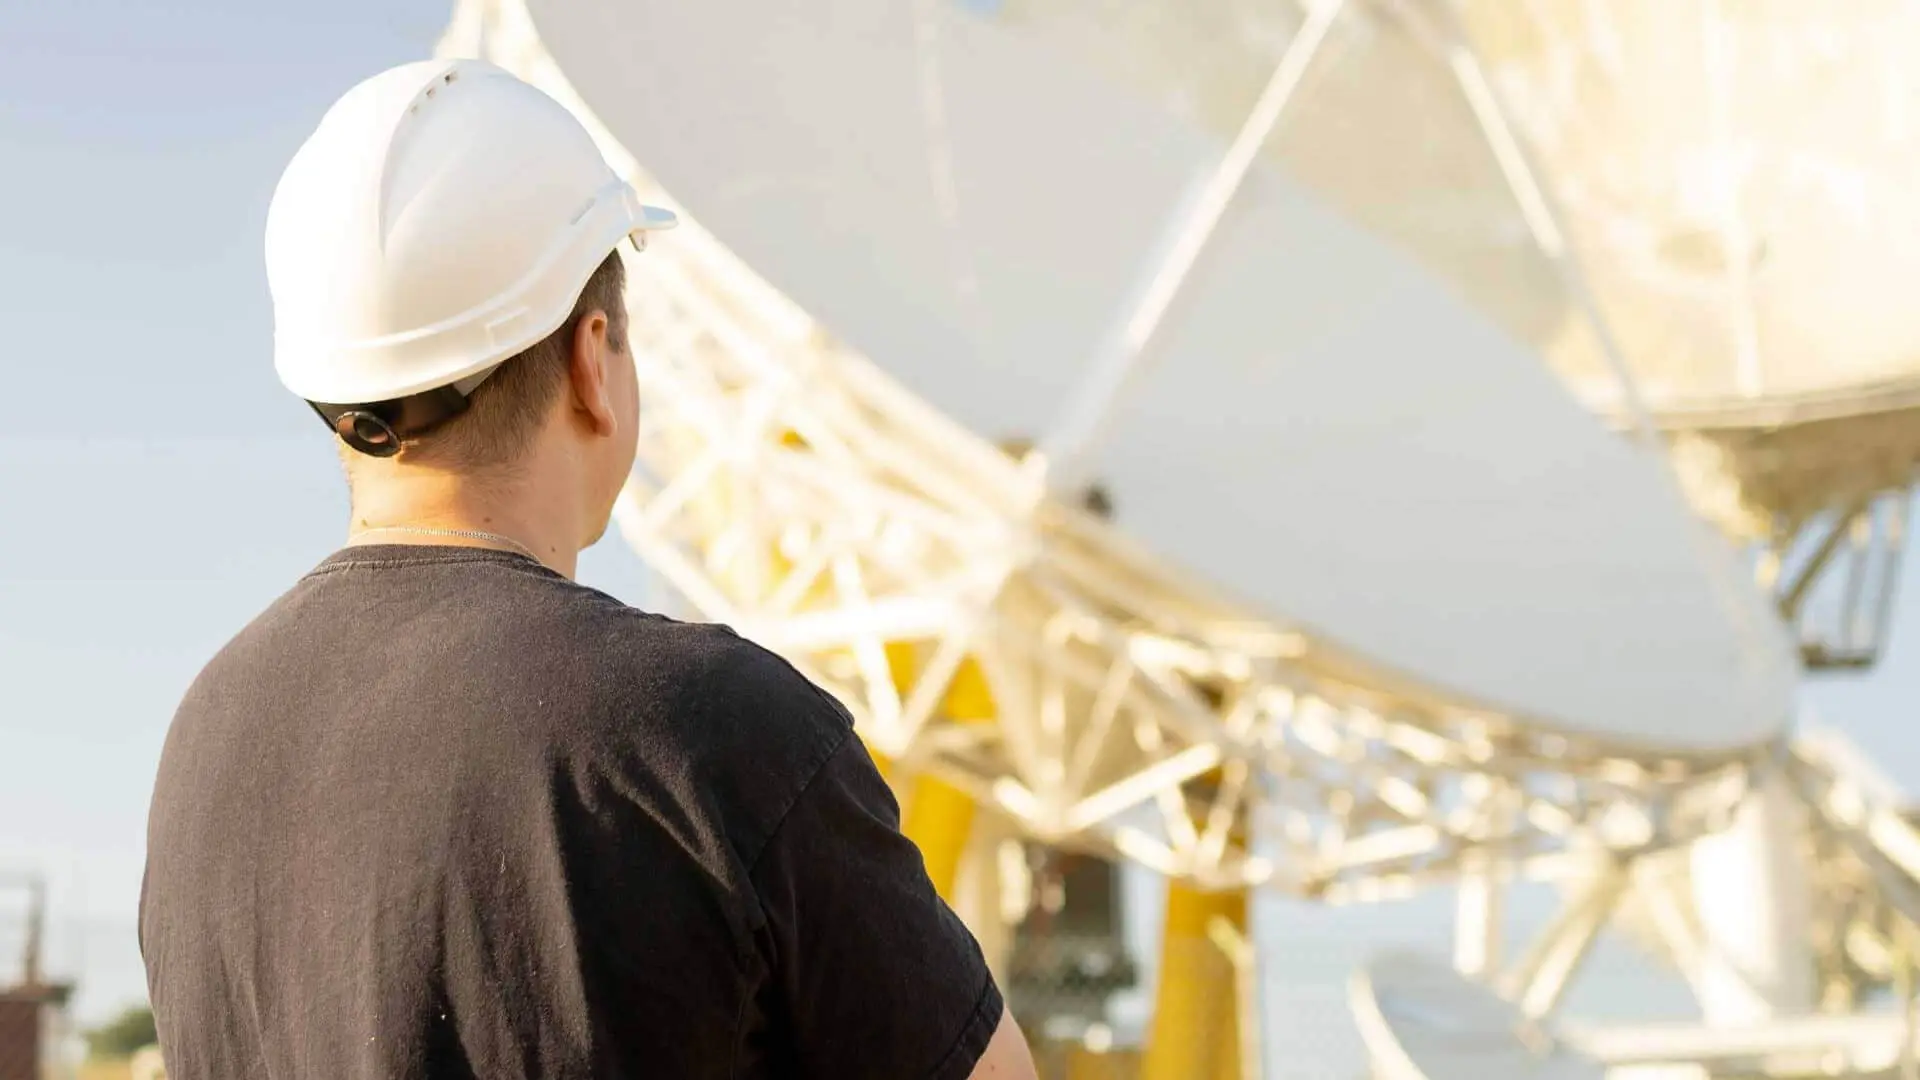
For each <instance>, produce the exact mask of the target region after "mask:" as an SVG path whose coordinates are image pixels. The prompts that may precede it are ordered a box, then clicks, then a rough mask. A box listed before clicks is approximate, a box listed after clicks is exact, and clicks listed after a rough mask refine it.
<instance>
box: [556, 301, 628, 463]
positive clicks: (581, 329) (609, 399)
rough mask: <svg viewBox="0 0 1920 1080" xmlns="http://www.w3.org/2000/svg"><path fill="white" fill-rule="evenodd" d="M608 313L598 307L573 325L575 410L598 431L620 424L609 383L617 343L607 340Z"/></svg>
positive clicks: (606, 431)
mask: <svg viewBox="0 0 1920 1080" xmlns="http://www.w3.org/2000/svg"><path fill="white" fill-rule="evenodd" d="M608 329H609V327H608V322H607V313H606V312H604V311H600V310H599V309H597V308H596V309H594V310H592V311H589V312H587V313H586V314H585V315H582V316H581V317H580V321H579V322H578V323H576V324H575V325H574V329H573V355H572V359H571V362H570V363H569V365H568V377H569V381H570V382H571V383H572V385H573V408H574V412H575V413H576V414H577V415H578V416H579V417H580V419H581V420H582V421H583V422H585V423H586V424H587V425H588V426H589V427H590V428H592V429H593V432H594V433H595V434H597V435H611V434H613V433H614V432H615V431H616V430H617V429H618V428H619V421H618V420H617V419H615V417H614V415H613V393H612V390H611V388H610V387H609V386H608V382H607V379H608V375H609V374H610V371H609V369H608V366H607V365H608V363H609V361H610V360H611V359H612V353H613V345H612V343H611V342H609V341H608V340H607V330H608Z"/></svg>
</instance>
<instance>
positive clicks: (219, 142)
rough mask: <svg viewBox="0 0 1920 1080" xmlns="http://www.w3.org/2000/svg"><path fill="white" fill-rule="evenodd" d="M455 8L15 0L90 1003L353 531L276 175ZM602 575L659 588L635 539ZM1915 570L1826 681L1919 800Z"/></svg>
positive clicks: (6, 164) (17, 226)
mask: <svg viewBox="0 0 1920 1080" xmlns="http://www.w3.org/2000/svg"><path fill="white" fill-rule="evenodd" d="M449 7H450V3H449V2H448V0H331V2H327V3H298V4H296V3H291V2H287V0H190V2H187V3H176V4H158V3H153V2H151V0H139V2H136V0H6V2H5V3H3V4H0V342H4V345H3V346H0V348H4V355H5V360H4V374H5V385H6V388H7V391H8V397H7V400H8V403H9V407H8V408H7V409H6V410H5V412H4V413H0V508H3V509H0V515H3V520H4V521H5V523H6V525H5V527H4V528H0V872H5V871H7V870H29V871H36V872H40V873H43V874H45V875H46V876H47V877H48V878H49V879H50V880H51V881H52V883H53V886H54V901H55V904H56V909H57V910H56V920H55V923H54V925H53V928H52V930H53V946H54V950H55V956H54V958H55V960H56V962H57V963H58V965H59V966H60V967H61V968H62V969H64V970H66V971H69V972H72V973H76V974H78V975H80V976H81V977H82V980H83V984H82V996H81V999H80V1004H81V1012H82V1014H83V1016H98V1015H100V1013H101V1012H102V1011H104V1010H106V1009H109V1008H111V1007H112V1006H114V1005H117V1004H120V1003H122V1002H124V1001H126V1000H129V999H137V998H138V996H139V995H140V994H141V992H142V982H141V974H140V969H139V962H138V956H137V953H136V952H135V949H134V943H133V925H134V903H135V897H136V895H137V890H138V885H139V874H140V863H141V857H142V837H143V830H144V820H145V811H146V802H147V796H148V792H149V788H150V784H151V780H152V774H153V768H154V764H155V761H156V758H157V755H158V752H159V747H160V743H161V739H162V737H163V735H164V732H165V728H166V724H167V720H168V717H169V716H170V714H171V712H172V709H173V706H174V703H175V701H176V700H177V698H178V697H179V695H180V693H181V691H182V690H183V689H184V688H185V686H186V684H187V682H188V681H189V680H190V679H191V678H192V677H193V675H194V673H195V672H196V671H197V670H198V668H199V666H200V664H202V663H203V662H204V661H205V660H206V659H207V657H209V656H210V655H211V654H212V653H213V651H214V650H215V649H216V648H218V647H219V645H220V644H221V643H222V642H223V641H224V640H225V639H226V638H227V637H228V636H229V635H230V634H231V633H232V632H233V631H234V630H235V629H237V628H238V627H239V626H240V625H241V624H242V623H243V622H245V621H246V619H247V618H249V617H250V616H251V615H252V614H253V613H254V612H256V611H257V610H259V609H260V608H261V607H263V606H264V605H265V604H266V603H267V602H269V601H270V600H271V599H272V598H273V597H274V596H275V595H276V594H277V593H279V592H280V591H281V590H282V589H284V588H285V587H286V586H287V584H288V583H290V582H291V581H292V580H293V579H294V578H295V577H296V576H297V575H298V574H299V573H301V572H302V571H303V570H305V569H306V568H307V567H309V566H310V565H312V564H313V563H314V562H315V561H317V560H318V559H319V558H321V557H322V556H323V555H324V554H326V553H327V552H328V551H329V550H331V549H332V548H333V547H334V545H335V544H336V542H337V541H338V540H339V538H340V536H341V535H342V522H343V518H342V515H343V512H344V499H343V495H342V491H341V488H340V485H339V482H338V477H337V473H336V466H335V464H334V461H333V458H332V455H331V452H330V450H329V448H328V446H327V443H326V439H325V437H324V433H323V432H322V431H321V429H320V428H319V426H318V425H317V424H316V423H315V422H314V421H313V420H312V418H311V415H310V414H309V413H307V412H306V410H305V408H304V407H303V406H302V405H300V404H299V403H298V402H297V401H295V400H294V399H292V398H291V397H290V396H288V395H286V394H285V393H283V392H282V391H281V390H280V388H279V386H278V384H277V383H275V381H274V378H273V373H272V369H271V363H270V357H269V336H270V326H269V317H268V309H267V297H266V288H265V281H264V277H263V271H262V267H261V256H260V235H261V227H262V223H263V220H264V217H265V211H266V204H267V200H268V197H269V195H270V193H271V189H272V185H273V182H274V180H275V178H276V177H277V176H278V173H279V170H280V168H281V166H282V164H283V163H284V162H285V160H286V158H287V157H288V156H289V155H290V154H291V153H292V151H293V149H294V147H295V146H296V145H297V144H298V143H299V141H300V139H301V138H302V137H303V136H304V135H305V134H306V133H307V131H308V130H310V128H311V126H312V124H313V123H314V122H315V121H316V120H317V119H318V116H319V114H320V112H321V111H322V110H323V109H324V107H325V106H326V104H327V103H328V102H329V101H330V100H331V99H332V98H333V97H334V96H336V95H337V94H338V93H340V92H341V91H342V90H343V89H345V88H346V87H347V86H348V85H350V84H351V83H352V82H354V81H355V80H357V79H359V78H361V77H363V76H365V75H368V74H371V73H373V72H375V71H377V70H379V69H381V68H383V67H386V66H388V65H390V64H393V63H397V62H400V61H403V60H408V59H414V58H418V57H420V56H422V55H424V54H425V53H426V52H427V51H428V50H429V49H430V47H431V45H432V42H433V40H434V38H435V37H436V36H437V34H438V32H439V30H440V28H441V26H442V25H443V23H444V20H445V17H446V14H447V11H448V9H449ZM582 576H583V578H585V579H586V580H587V581H589V582H591V583H593V584H595V585H598V586H600V587H602V588H606V589H608V590H609V591H611V592H614V593H615V594H617V595H621V596H623V597H626V598H629V599H637V598H639V597H640V596H641V595H642V593H643V575H642V572H641V568H640V566H639V564H638V562H637V560H635V558H634V557H633V556H632V555H631V554H630V553H628V552H627V551H626V550H625V549H623V548H621V547H620V546H619V545H618V543H617V541H615V542H611V543H607V544H603V545H601V547H600V548H598V549H596V550H595V551H594V552H591V553H589V555H588V557H587V558H586V560H585V561H584V563H583V569H582ZM1916 578H1920V575H1913V574H1909V575H1907V579H1906V580H1907V581H1908V582H1909V583H1910V584H1909V586H1908V588H1907V591H1906V592H1905V594H1904V595H1903V597H1902V599H1901V602H1900V607H1901V609H1902V618H1903V620H1904V624H1905V625H1904V627H1903V630H1904V631H1905V632H1904V633H1897V634H1896V638H1895V643H1894V648H1893V652H1892V655H1891V656H1889V657H1888V659H1887V662H1886V663H1885V664H1884V665H1883V666H1882V668H1881V670H1879V671H1878V672H1876V673H1874V674H1872V675H1869V676H1865V677H1860V678H1854V679H1850V680H1847V681H1845V682H1842V683H1835V684H1831V685H1824V686H1821V687H1818V688H1816V689H1815V690H1814V691H1813V692H1812V693H1811V694H1810V699H1811V701H1812V702H1813V703H1814V704H1815V706H1816V707H1817V708H1818V709H1819V710H1820V712H1821V713H1822V714H1823V716H1824V717H1825V718H1826V719H1828V720H1830V721H1832V722H1836V723H1838V724H1840V725H1841V726H1843V727H1844V728H1846V729H1847V730H1848V731H1850V732H1851V733H1853V734H1854V736H1855V737H1856V738H1857V739H1858V740H1859V741H1860V742H1861V743H1862V744H1863V745H1864V746H1865V747H1866V748H1867V749H1868V750H1869V752H1870V753H1872V754H1873V755H1874V756H1875V757H1877V758H1879V759H1880V760H1882V761H1883V762H1884V763H1885V766H1886V768H1887V770H1888V771H1889V772H1890V773H1891V774H1892V775H1893V776H1894V777H1895V778H1896V779H1898V780H1900V781H1902V782H1903V783H1905V784H1906V785H1907V786H1909V787H1920V747H1916V745H1915V740H1913V739H1911V738H1910V737H1909V734H1908V733H1909V727H1908V725H1909V724H1910V723H1911V722H1912V721H1911V720H1910V718H1909V716H1908V712H1909V710H1908V703H1910V702H1911V701H1912V700H1914V698H1913V693H1914V690H1915V683H1916V680H1917V679H1920V626H1916V625H1915V622H1916V620H1920V593H1916V591H1915V589H1916V588H1920V585H1916V584H1911V583H1914V582H1915V581H1916ZM5 910H6V909H4V908H0V912H4V911H5ZM1355 918H1359V917H1358V916H1355ZM1283 921H1285V920H1283ZM1354 925H1356V926H1357V925H1360V924H1358V923H1356V924H1354ZM12 931H13V927H12V926H11V925H7V924H0V969H3V967H4V963H5V961H6V960H10V956H8V953H10V951H11V950H12V949H13V948H14V946H15V945H16V944H17V939H16V938H14V937H13V936H11V934H12Z"/></svg>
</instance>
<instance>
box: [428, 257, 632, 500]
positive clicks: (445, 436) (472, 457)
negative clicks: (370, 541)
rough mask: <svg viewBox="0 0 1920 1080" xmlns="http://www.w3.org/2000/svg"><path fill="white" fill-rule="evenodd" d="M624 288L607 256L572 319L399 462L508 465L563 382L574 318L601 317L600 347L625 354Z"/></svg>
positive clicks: (616, 260) (623, 271)
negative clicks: (603, 319) (605, 344)
mask: <svg viewBox="0 0 1920 1080" xmlns="http://www.w3.org/2000/svg"><path fill="white" fill-rule="evenodd" d="M626 285H627V268H626V264H625V263H623V262H621V261H620V252H619V251H618V250H615V251H614V252H613V253H612V254H610V255H608V256H607V258H606V261H605V262H602V263H601V264H600V266H599V268H598V269H596V270H595V271H594V272H593V276H592V277H590V278H588V279H587V284H586V287H585V288H583V289H581V290H580V298H579V299H578V300H576V301H574V305H573V313H572V314H570V315H568V316H567V321H566V322H564V323H562V324H560V329H558V330H555V331H554V332H553V333H551V334H548V335H547V336H546V337H544V338H542V339H540V340H539V341H538V342H536V343H534V344H533V345H531V346H529V347H528V348H527V349H526V350H524V351H523V352H520V353H518V354H516V355H514V356H513V357H511V358H509V359H508V360H507V361H506V362H505V363H503V364H501V365H500V367H499V368H498V369H497V370H496V371H494V373H493V374H492V375H490V376H488V377H487V381H485V382H483V383H481V384H480V385H479V386H478V387H475V388H474V391H473V395H472V396H471V397H470V398H468V399H467V411H466V412H463V413H461V414H460V415H459V416H456V417H454V418H453V419H452V420H449V421H447V422H446V423H445V424H444V425H442V426H440V427H438V428H435V429H433V430H431V431H429V432H427V433H426V434H425V435H423V436H421V437H420V438H419V439H418V440H413V439H409V440H408V441H407V445H406V447H405V449H404V450H403V451H402V453H401V458H402V460H408V459H411V461H413V462H417V463H421V464H429V465H443V466H449V467H457V468H463V469H475V468H488V467H498V466H502V465H510V464H512V463H513V462H514V461H515V460H516V459H518V458H519V456H520V454H521V453H522V452H523V451H524V450H525V449H526V447H527V442H528V440H530V439H531V438H532V437H533V433H534V430H535V429H536V428H538V427H539V426H540V421H541V419H542V418H544V417H545V416H546V414H547V410H548V409H550V408H552V407H553V401H554V398H555V397H556V396H557V395H558V394H559V393H560V390H561V388H562V387H564V386H565V385H566V383H567V368H568V366H569V364H570V363H571V362H572V359H573V336H574V333H575V332H576V331H577V330H578V329H579V326H580V320H581V319H583V318H586V316H587V315H588V314H589V313H591V312H594V311H602V312H605V313H606V316H607V342H608V344H610V345H611V346H613V349H614V351H615V352H622V353H623V352H625V351H626V349H627V305H626V299H625V292H626Z"/></svg>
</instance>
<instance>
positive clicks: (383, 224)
mask: <svg viewBox="0 0 1920 1080" xmlns="http://www.w3.org/2000/svg"><path fill="white" fill-rule="evenodd" d="M673 224H674V216H673V215H672V214H671V213H669V212H667V211H664V210H658V209H655V208H653V207H648V206H642V205H641V204H640V200H639V196H638V194H637V193H636V192H635V191H634V189H633V188H632V186H631V185H629V184H627V183H626V182H625V181H624V180H622V179H620V177H619V176H618V175H617V174H615V173H614V171H613V170H612V168H610V167H609V166H608V165H607V163H606V160H605V159H604V158H602V157H601V156H600V152H599V150H598V149H597V148H596V147H595V146H594V144H593V139H592V137H591V136H589V135H588V134H587V131H586V128H585V127H584V126H582V125H581V123H580V121H579V120H577V119H576V118H574V116H573V115H572V114H571V113H569V112H567V110H566V109H565V108H564V107H563V106H561V105H560V104H559V103H558V102H556V101H554V100H553V99H552V98H550V97H548V96H547V95H545V94H543V93H541V92H540V91H539V90H536V89H534V88H533V87H531V86H529V85H527V84H526V83H524V82H521V81H520V80H519V79H517V78H515V77H514V76H513V75H511V74H509V73H508V72H506V71H504V70H502V69H501V68H498V67H495V66H494V65H492V64H488V63H484V62H482V61H477V60H432V61H424V62H420V63H412V64H405V65H402V66H400V67H397V68H393V69H391V70H388V71H385V72H382V73H381V74H379V75H375V76H374V77H372V78H370V79H368V80H367V81H365V82H363V83H361V84H360V85H358V86H356V87H354V88H353V89H352V90H349V91H347V93H346V95H345V96H343V97H342V98H341V99H340V100H339V101H338V102H336V103H335V104H334V106H333V107H332V108H331V109H329V110H328V111H327V114H326V116H325V117H324V118H322V119H321V121H320V126H319V128H318V129H317V130H315V131H314V133H313V134H312V135H311V136H310V137H309V138H308V139H307V141H306V143H305V144H304V145H302V146H301V147H300V150H299V151H298V152H297V153H296V154H294V157H293V160H292V162H290V163H289V164H288V165H287V170H286V172H285V174H284V175H282V176H281V178H280V184H279V186H278V187H277V188H276V189H275V190H274V193H273V204H272V206H271V208H270V209H269V210H268V211H267V241H266V248H267V284H268V288H269V290H270V291H271V292H272V294H273V322H274V367H275V369H276V370H277V371H278V372H279V375H280V381H281V382H283V383H284V384H286V386H287V388H288V389H289V390H292V391H293V392H294V393H296V394H298V395H300V396H301V397H303V398H305V399H306V400H307V401H309V402H313V403H316V407H318V404H319V403H331V404H334V405H361V404H370V403H376V402H387V401H393V400H396V399H401V398H407V397H410V396H412V395H416V394H422V393H425V392H427V391H434V390H440V389H442V388H447V387H456V388H457V389H458V390H459V391H460V392H461V394H462V395H464V394H465V393H466V392H469V391H470V390H471V389H472V387H473V386H474V385H477V383H478V381H479V379H481V378H484V377H485V375H486V373H487V372H489V371H491V370H492V369H493V368H495V367H497V366H498V365H499V364H500V362H501V361H503V360H506V359H507V358H509V357H511V356H513V355H514V354H516V353H518V352H520V351H522V350H524V349H526V348H527V347H528V346H530V345H533V344H535V343H536V342H538V341H540V340H541V339H542V338H544V337H546V336H547V335H548V334H551V333H552V332H554V331H555V330H557V329H559V328H560V326H561V325H562V324H563V323H565V322H566V320H567V317H568V316H569V315H570V314H571V313H572V311H573V305H574V303H575V302H576V300H577V299H578V298H579V295H580V291H581V290H582V289H583V288H584V287H585V286H586V283H587V279H588V278H589V277H591V276H592V274H593V271H594V270H595V269H596V268H597V267H598V266H599V265H600V264H601V263H602V262H603V261H604V260H605V259H606V257H607V255H608V254H609V253H610V252H612V251H613V250H614V249H615V248H616V247H618V246H619V244H620V241H621V240H622V239H625V238H627V237H633V238H634V239H635V244H636V246H639V245H640V244H641V242H642V241H643V240H644V234H645V233H646V231H647V230H649V229H664V228H670V227H672V225H673ZM322 415H323V416H325V417H327V419H328V420H329V422H333V421H335V420H336V419H337V418H336V417H334V416H332V415H331V414H330V412H329V411H328V410H322Z"/></svg>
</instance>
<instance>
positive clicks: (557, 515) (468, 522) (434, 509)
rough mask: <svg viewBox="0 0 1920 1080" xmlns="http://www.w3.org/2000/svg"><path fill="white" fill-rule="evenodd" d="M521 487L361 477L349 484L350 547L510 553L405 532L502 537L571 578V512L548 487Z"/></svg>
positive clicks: (430, 477)
mask: <svg viewBox="0 0 1920 1080" xmlns="http://www.w3.org/2000/svg"><path fill="white" fill-rule="evenodd" d="M546 492H547V493H546V496H545V497H544V498H543V497H541V485H538V484H535V483H531V482H528V481H525V480H515V481H503V482H489V483H484V484H482V483H476V482H471V481H466V480H463V479H462V478H459V477H454V476H448V475H444V474H423V475H417V476H412V475H406V474H404V473H403V474H399V475H389V476H382V477H379V478H378V479H377V480H376V479H374V478H371V477H368V478H363V479H362V481H361V482H360V483H358V484H356V485H355V491H354V497H353V522H352V528H351V529H350V531H349V536H348V543H349V544H441V545H449V546H456V547H492V548H503V549H506V550H512V547H511V546H510V545H507V544H502V543H499V542H497V541H493V540H490V539H483V538H478V537H464V536H448V535H445V534H444V533H423V532H409V531H407V530H410V529H442V530H460V531H462V532H470V533H487V534H490V535H491V536H497V537H504V538H505V539H507V540H511V541H513V543H514V544H518V545H520V546H521V547H524V548H525V549H526V550H527V552H529V553H531V554H533V555H534V556H536V557H537V558H538V559H539V560H540V561H541V562H542V563H544V564H545V565H546V566H547V567H549V568H550V569H552V570H554V571H555V572H556V573H559V574H563V575H565V576H566V577H569V578H571V577H573V575H574V571H575V569H576V568H577V566H578V564H579V559H580V547H579V540H578V538H577V528H576V526H575V522H576V521H577V520H578V517H579V515H578V514H577V513H576V512H574V511H573V508H571V507H569V506H564V505H558V504H559V503H561V502H563V501H564V499H561V498H557V497H556V493H555V492H554V490H553V489H552V488H547V489H546Z"/></svg>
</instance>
